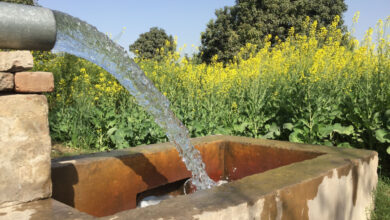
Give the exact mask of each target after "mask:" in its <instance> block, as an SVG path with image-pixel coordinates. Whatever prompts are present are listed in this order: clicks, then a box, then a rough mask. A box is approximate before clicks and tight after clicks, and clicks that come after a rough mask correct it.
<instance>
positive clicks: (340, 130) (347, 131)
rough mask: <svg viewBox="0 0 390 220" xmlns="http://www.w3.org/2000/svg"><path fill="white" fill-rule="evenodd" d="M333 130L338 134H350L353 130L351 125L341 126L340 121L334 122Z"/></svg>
mask: <svg viewBox="0 0 390 220" xmlns="http://www.w3.org/2000/svg"><path fill="white" fill-rule="evenodd" d="M333 131H334V132H336V133H339V134H345V135H350V134H352V133H353V132H354V129H353V126H352V125H350V126H347V127H345V126H342V125H341V124H340V123H336V124H334V126H333Z"/></svg>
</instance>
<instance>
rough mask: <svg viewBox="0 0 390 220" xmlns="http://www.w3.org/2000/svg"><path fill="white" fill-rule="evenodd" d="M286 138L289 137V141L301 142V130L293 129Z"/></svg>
mask: <svg viewBox="0 0 390 220" xmlns="http://www.w3.org/2000/svg"><path fill="white" fill-rule="evenodd" d="M288 139H289V140H290V141H291V142H295V143H303V142H304V137H303V131H302V130H300V129H295V130H294V131H293V132H292V133H291V134H290V136H289V137H288Z"/></svg>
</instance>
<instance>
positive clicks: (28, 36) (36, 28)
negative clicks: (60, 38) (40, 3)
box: [0, 2, 57, 50]
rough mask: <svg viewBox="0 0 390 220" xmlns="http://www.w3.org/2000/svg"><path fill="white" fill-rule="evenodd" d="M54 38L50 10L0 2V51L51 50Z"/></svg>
mask: <svg viewBox="0 0 390 220" xmlns="http://www.w3.org/2000/svg"><path fill="white" fill-rule="evenodd" d="M56 36H57V29H56V21H55V18H54V14H53V12H52V11H51V10H50V9H47V8H42V7H37V6H29V5H21V4H13V3H5V2H0V49H16V50H51V49H52V48H53V47H54V44H55V42H56Z"/></svg>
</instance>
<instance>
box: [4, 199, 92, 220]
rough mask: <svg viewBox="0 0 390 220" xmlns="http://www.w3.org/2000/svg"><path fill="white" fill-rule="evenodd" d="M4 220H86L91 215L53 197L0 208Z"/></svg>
mask: <svg viewBox="0 0 390 220" xmlns="http://www.w3.org/2000/svg"><path fill="white" fill-rule="evenodd" d="M0 219H4V220H17V219H18V220H70V219H72V220H84V219H85V220H88V219H93V217H91V216H89V215H87V214H85V213H82V212H79V211H77V210H76V209H74V208H72V207H70V206H67V205H65V204H63V203H61V202H58V201H56V200H54V199H45V200H38V201H34V202H29V203H24V204H20V205H15V206H10V207H6V208H0Z"/></svg>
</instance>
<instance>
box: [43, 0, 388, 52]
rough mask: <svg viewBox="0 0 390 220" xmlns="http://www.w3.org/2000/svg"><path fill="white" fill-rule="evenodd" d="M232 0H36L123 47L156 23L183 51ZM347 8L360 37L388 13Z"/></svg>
mask: <svg viewBox="0 0 390 220" xmlns="http://www.w3.org/2000/svg"><path fill="white" fill-rule="evenodd" d="M234 2H235V1H234V0H192V1H189V0H166V1H161V0H115V1H114V0H111V1H110V0H66V1H65V0H62V1H59V0H39V1H38V3H39V4H40V5H42V6H43V7H47V8H50V9H55V10H59V11H63V12H66V13H68V14H70V15H72V16H76V17H79V18H80V19H82V20H84V21H86V22H88V23H90V24H92V25H94V26H96V27H97V28H98V29H99V30H100V31H102V32H103V33H111V34H112V35H113V37H114V38H115V37H116V36H119V34H120V33H121V32H122V30H123V28H124V27H125V28H126V30H124V33H123V34H122V35H121V36H120V38H119V40H118V43H119V44H120V45H122V46H123V47H124V48H125V49H128V47H129V45H130V44H131V43H133V42H134V41H135V40H136V39H137V38H138V36H139V35H140V34H141V33H144V32H147V31H148V30H149V28H151V27H154V26H157V27H160V28H163V29H165V31H166V32H167V33H168V34H171V35H173V36H177V38H178V46H179V47H181V46H183V45H184V44H187V48H186V49H185V52H187V53H191V51H192V48H191V45H194V46H199V44H200V33H201V32H202V31H204V30H205V29H206V25H207V23H208V22H209V20H210V19H212V18H215V15H214V11H215V9H217V8H221V7H223V6H231V5H234ZM345 2H346V4H347V5H348V11H347V12H346V13H344V20H345V22H346V24H347V25H348V26H350V25H351V24H352V17H353V15H354V13H355V12H356V11H360V19H359V23H358V25H357V26H356V32H355V36H356V37H357V38H358V39H361V38H362V37H363V36H364V33H365V31H366V30H367V29H368V28H369V27H374V26H375V24H376V22H377V21H378V19H383V20H384V19H386V17H387V16H389V15H390V0H346V1H345Z"/></svg>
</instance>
